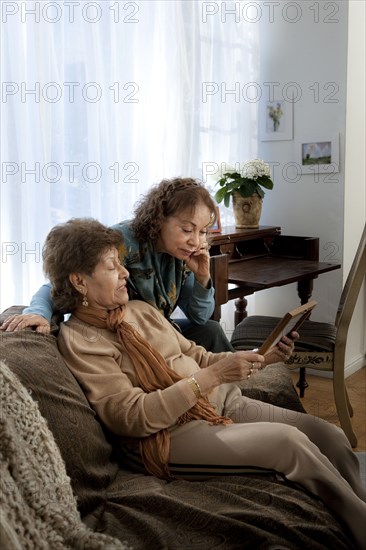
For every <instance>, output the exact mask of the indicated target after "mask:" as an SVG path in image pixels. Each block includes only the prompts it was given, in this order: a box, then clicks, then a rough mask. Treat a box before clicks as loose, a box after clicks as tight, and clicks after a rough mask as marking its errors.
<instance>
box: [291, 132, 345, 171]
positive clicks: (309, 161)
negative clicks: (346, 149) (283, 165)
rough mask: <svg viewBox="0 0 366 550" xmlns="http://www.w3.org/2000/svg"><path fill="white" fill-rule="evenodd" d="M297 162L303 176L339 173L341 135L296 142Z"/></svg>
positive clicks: (304, 139) (302, 139) (303, 139)
mask: <svg viewBox="0 0 366 550" xmlns="http://www.w3.org/2000/svg"><path fill="white" fill-rule="evenodd" d="M296 161H297V163H298V164H299V165H300V168H301V174H334V173H337V172H339V134H336V135H333V136H330V137H323V138H322V137H320V138H316V139H311V138H310V139H306V138H301V139H297V140H296Z"/></svg>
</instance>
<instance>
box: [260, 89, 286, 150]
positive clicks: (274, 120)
mask: <svg viewBox="0 0 366 550" xmlns="http://www.w3.org/2000/svg"><path fill="white" fill-rule="evenodd" d="M259 138H260V140H261V141H283V140H291V139H293V102H292V101H286V100H284V99H276V100H274V101H264V100H263V101H261V103H260V111H259Z"/></svg>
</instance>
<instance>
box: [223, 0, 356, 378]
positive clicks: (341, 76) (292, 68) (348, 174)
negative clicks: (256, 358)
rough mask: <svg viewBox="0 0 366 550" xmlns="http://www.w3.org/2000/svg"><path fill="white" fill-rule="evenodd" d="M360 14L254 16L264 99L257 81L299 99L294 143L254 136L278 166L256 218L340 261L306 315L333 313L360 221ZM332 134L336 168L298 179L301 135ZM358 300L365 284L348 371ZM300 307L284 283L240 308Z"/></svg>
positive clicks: (334, 7)
mask: <svg viewBox="0 0 366 550" xmlns="http://www.w3.org/2000/svg"><path fill="white" fill-rule="evenodd" d="M267 4H268V3H267ZM275 4H276V5H277V4H278V3H275ZM348 8H349V10H348ZM348 12H349V13H348ZM364 12H365V3H364V2H363V1H359V0H351V1H350V2H347V1H338V2H326V1H321V2H315V3H313V2H287V1H281V2H280V3H279V5H278V7H276V9H274V11H273V12H272V13H271V15H270V16H269V13H268V11H267V12H266V11H265V10H263V12H262V17H261V20H260V22H259V24H260V26H261V41H260V44H261V46H260V47H261V79H260V86H261V89H262V92H263V93H264V94H267V95H268V90H269V88H270V87H269V85H268V84H267V85H265V84H264V83H266V82H267V83H268V82H270V83H272V88H273V89H274V90H276V94H275V96H276V97H275V99H278V98H280V99H281V98H283V97H285V98H286V97H287V95H288V94H289V92H290V91H293V92H294V93H295V94H296V95H297V97H298V101H296V102H295V103H294V106H293V107H294V108H293V138H294V139H292V140H288V141H259V156H260V158H263V159H265V160H266V161H268V162H276V163H279V165H278V166H277V167H276V168H275V171H274V180H275V187H274V189H273V190H272V191H268V192H267V193H266V196H265V198H264V204H263V214H262V218H261V224H263V225H280V226H281V227H282V232H283V234H289V235H306V236H314V237H319V238H320V260H321V261H326V262H331V263H341V264H342V268H341V269H339V270H336V271H333V272H330V273H327V274H324V275H321V276H319V278H318V279H317V280H315V281H314V292H313V298H314V299H315V300H317V301H318V306H317V309H316V311H315V312H314V314H313V316H312V318H313V319H314V320H319V321H325V322H332V321H333V320H334V318H335V314H336V310H337V305H338V302H339V297H340V294H341V291H342V287H343V283H344V281H345V278H346V276H347V273H348V271H349V268H350V264H351V263H352V259H353V256H354V253H355V250H356V247H357V243H358V239H359V237H360V235H361V231H362V227H363V224H364V222H365V210H366V204H365V194H366V191H365V153H364V152H365V126H364V121H365V89H364V86H365V79H364V78H363V79H362V75H363V77H364V75H365V69H364V64H365V50H364V43H365V42H364V41H365V17H364ZM347 61H348V72H347ZM274 83H279V85H275V84H274ZM290 83H293V85H290ZM268 99H272V98H269V97H267V100H268ZM335 134H336V135H338V134H339V137H340V142H339V160H340V165H339V172H338V173H336V174H333V175H332V176H331V177H327V176H326V175H324V174H319V175H317V176H315V175H313V174H311V175H307V174H304V175H299V174H298V173H297V172H296V169H295V170H294V169H292V168H290V167H291V166H293V164H291V163H298V162H299V157H298V149H297V148H298V143H299V140H300V141H302V140H304V141H305V142H306V141H307V140H311V141H313V140H314V141H318V140H323V139H325V140H328V139H331V138H332V137H333V135H335ZM346 140H347V147H346ZM299 168H300V167H299ZM295 180H296V181H295ZM365 301H366V292H365V290H364V289H363V290H362V292H361V295H360V298H359V301H358V304H357V307H356V311H355V314H354V318H353V321H352V325H351V327H350V332H349V345H348V346H347V361H346V369H345V370H346V376H348V375H349V374H351V373H352V372H354V371H355V370H357V369H358V368H361V367H362V366H363V364H364V357H365V339H366V337H365V334H366V319H365V317H366V304H365ZM298 303H299V302H298V296H297V289H296V285H289V286H286V287H282V288H276V289H271V290H267V291H263V292H259V293H257V294H256V295H255V298H254V299H253V298H252V299H251V300H250V303H249V307H248V311H249V314H254V313H255V314H264V315H281V314H282V313H283V312H284V311H285V310H286V309H287V308H291V307H294V305H297V304H298ZM231 311H232V304H230V306H228V307H226V308H224V310H223V320H224V324H225V328H226V330H227V331H228V332H230V328H231V327H230V316H231Z"/></svg>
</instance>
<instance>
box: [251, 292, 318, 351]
mask: <svg viewBox="0 0 366 550" xmlns="http://www.w3.org/2000/svg"><path fill="white" fill-rule="evenodd" d="M316 304H317V302H316V301H315V300H311V301H310V302H307V303H306V304H303V305H302V306H299V307H297V308H295V309H292V310H291V311H288V312H287V313H285V315H284V316H283V317H282V319H281V320H280V321H279V323H278V324H277V326H276V327H275V328H274V329H273V331H272V332H271V334H270V335H269V336H268V337H267V338H266V340H265V341H264V342H263V344H262V345H261V346H260V348H259V349H258V353H260V354H261V355H265V354H266V353H268V351H270V350H271V349H272V348H273V347H274V346H276V344H278V342H279V341H280V340H281V338H282V336H286V335H288V334H290V333H291V332H292V331H293V330H296V331H297V330H298V329H299V328H300V327H301V325H302V324H303V322H304V321H306V319H308V317H309V316H310V314H311V312H312V311H313V309H314V307H315V306H316Z"/></svg>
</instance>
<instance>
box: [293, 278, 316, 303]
mask: <svg viewBox="0 0 366 550" xmlns="http://www.w3.org/2000/svg"><path fill="white" fill-rule="evenodd" d="M313 288H314V284H313V279H309V280H307V281H299V282H298V283H297V294H298V296H299V298H300V303H301V305H303V304H306V302H308V301H309V300H310V298H311V297H312V295H313Z"/></svg>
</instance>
